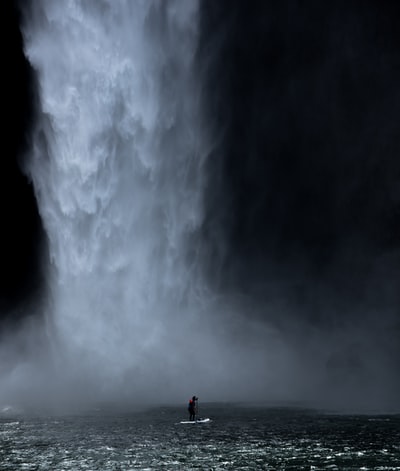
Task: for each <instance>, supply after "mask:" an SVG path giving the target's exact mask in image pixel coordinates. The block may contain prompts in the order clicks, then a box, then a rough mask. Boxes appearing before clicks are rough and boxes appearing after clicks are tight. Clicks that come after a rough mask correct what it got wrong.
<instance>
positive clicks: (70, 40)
mask: <svg viewBox="0 0 400 471" xmlns="http://www.w3.org/2000/svg"><path fill="white" fill-rule="evenodd" d="M198 15H199V13H198V3H197V1H195V0H168V1H164V0H143V1H141V0H93V1H89V0H65V1H62V2H54V1H53V0H37V1H36V0H35V2H33V3H32V12H31V14H30V15H29V17H28V18H27V19H26V22H25V25H24V28H23V33H24V43H25V52H26V56H27V58H28V59H29V61H30V63H31V64H32V66H33V68H34V69H35V70H36V73H37V77H38V81H39V87H40V90H39V94H40V97H39V98H40V107H41V112H40V119H39V122H38V124H37V130H36V133H35V137H34V141H33V148H32V152H31V155H30V156H29V159H28V162H27V164H26V165H27V167H26V172H27V173H28V174H29V175H30V177H31V179H32V181H33V184H34V187H35V192H36V196H37V200H38V204H39V210H40V213H41V216H42V219H43V224H44V227H45V230H46V232H47V235H48V240H49V250H50V260H51V267H50V272H49V275H48V278H49V285H50V286H49V291H50V303H49V304H50V308H49V313H48V315H47V318H48V319H49V324H50V325H51V331H50V333H49V338H50V339H51V341H52V347H53V348H52V351H51V352H50V356H51V359H52V360H51V362H50V366H49V362H47V361H44V362H43V361H41V360H40V361H39V363H38V365H39V366H37V365H36V366H34V367H33V370H30V369H29V368H30V367H29V365H27V366H26V368H22V369H21V367H19V369H18V368H17V370H16V373H15V372H14V373H13V376H12V379H11V380H10V384H11V385H13V388H14V389H16V388H19V389H20V388H21V384H22V385H23V384H24V382H26V378H27V377H28V376H29V377H31V378H34V381H35V382H36V383H37V384H38V386H37V390H38V395H40V396H42V391H43V390H45V389H47V391H48V392H49V393H50V396H51V397H56V398H57V399H56V400H57V401H59V400H60V396H61V395H62V394H61V391H63V392H65V393H66V397H68V398H71V397H72V396H73V400H75V399H78V398H83V399H84V400H101V399H107V398H113V399H118V400H121V399H124V398H131V399H137V400H142V401H143V400H149V401H154V400H157V399H158V398H159V396H160V394H161V395H162V397H163V399H164V400H168V399H169V400H175V399H177V400H181V399H182V395H184V397H186V395H187V394H188V393H189V394H190V395H191V394H193V393H194V392H196V394H199V395H201V394H202V391H203V392H204V391H207V392H208V399H209V400H212V399H213V398H214V399H217V398H220V397H221V395H222V394H225V396H224V397H225V398H231V399H232V398H243V397H246V395H247V394H248V392H249V391H251V392H252V395H253V398H254V397H263V396H262V395H263V392H264V390H265V388H266V386H267V387H268V388H269V391H271V390H272V389H273V387H271V377H273V376H274V375H275V377H276V375H278V376H279V375H280V374H281V373H280V370H281V369H282V364H283V363H285V362H286V361H287V352H285V351H283V350H282V348H281V345H278V344H279V338H278V337H277V336H276V335H275V334H274V332H271V331H270V330H269V328H268V327H267V326H266V325H265V324H261V323H258V322H249V321H247V319H246V318H245V315H244V313H245V311H246V310H248V309H250V310H251V309H253V308H252V307H251V305H244V304H243V303H239V304H238V302H237V299H236V301H232V299H231V300H228V299H225V298H223V299H218V296H217V294H216V293H210V292H209V291H208V289H207V283H206V281H205V280H204V279H203V276H202V265H201V263H202V259H203V257H204V255H205V253H204V250H205V248H204V247H203V246H202V241H201V237H200V228H201V224H202V222H203V218H204V215H203V206H202V203H203V197H204V191H205V175H204V171H203V167H204V162H205V160H206V158H207V154H208V150H209V142H208V135H207V130H205V129H204V123H205V122H206V120H205V119H204V117H203V116H202V105H201V99H200V98H201V97H200V89H201V83H200V80H199V78H198V74H197V73H196V62H195V58H196V56H195V54H196V47H197V40H198V26H197V25H198ZM239 298H240V296H239ZM235 312H239V313H240V314H239V315H238V316H236V314H235ZM266 346H267V347H266ZM278 355H279V359H278V357H277V356H278ZM38 371H40V372H39V373H38ZM38 378H39V379H38ZM34 381H31V385H30V386H31V388H32V383H33V382H34ZM275 383H276V382H275ZM275 389H276V388H275ZM10 390H11V391H12V388H11V387H10ZM256 391H258V393H256ZM257 394H258V396H257Z"/></svg>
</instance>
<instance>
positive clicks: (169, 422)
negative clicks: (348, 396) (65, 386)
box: [0, 405, 400, 471]
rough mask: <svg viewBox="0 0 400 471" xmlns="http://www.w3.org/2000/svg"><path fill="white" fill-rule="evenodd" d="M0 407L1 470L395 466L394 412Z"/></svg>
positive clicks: (397, 429) (399, 421)
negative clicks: (32, 411) (194, 417)
mask: <svg viewBox="0 0 400 471" xmlns="http://www.w3.org/2000/svg"><path fill="white" fill-rule="evenodd" d="M185 412H186V411H185V409H184V407H182V408H176V407H160V408H158V409H151V410H148V411H141V412H129V413H116V412H110V411H108V412H107V413H105V412H102V411H95V412H92V413H88V414H81V415H71V416H26V415H18V414H12V413H10V412H8V413H7V414H4V413H3V414H2V415H1V414H0V470H1V471H4V470H134V469H140V470H160V469H165V470H192V469H201V470H257V469H263V470H278V469H282V470H283V469H285V470H301V469H305V470H327V469H331V470H336V469H337V470H349V469H360V470H400V415H388V416H378V415H373V416H369V415H333V414H324V413H320V412H315V411H314V412H313V411H307V410H300V409H293V408H262V407H240V406H227V405H224V406H216V405H203V406H202V410H201V412H202V414H203V416H204V417H205V416H208V417H210V418H211V419H212V421H211V422H208V423H205V424H190V425H184V424H180V423H179V421H180V420H186V419H187V417H186V413H185Z"/></svg>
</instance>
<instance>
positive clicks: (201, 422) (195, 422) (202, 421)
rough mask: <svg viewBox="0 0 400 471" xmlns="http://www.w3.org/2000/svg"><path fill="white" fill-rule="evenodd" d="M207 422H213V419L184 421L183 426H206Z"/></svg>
mask: <svg viewBox="0 0 400 471" xmlns="http://www.w3.org/2000/svg"><path fill="white" fill-rule="evenodd" d="M206 422H211V419H208V418H207V419H197V420H182V421H181V422H180V423H181V424H204V423H206Z"/></svg>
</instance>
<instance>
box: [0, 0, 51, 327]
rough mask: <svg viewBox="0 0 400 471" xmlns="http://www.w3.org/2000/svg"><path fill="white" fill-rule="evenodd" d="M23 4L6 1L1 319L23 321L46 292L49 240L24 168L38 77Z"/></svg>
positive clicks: (1, 14)
mask: <svg viewBox="0 0 400 471" xmlns="http://www.w3.org/2000/svg"><path fill="white" fill-rule="evenodd" d="M17 6H18V5H17V2H13V1H10V0H7V1H5V2H1V6H0V18H1V21H2V27H1V41H0V44H1V60H2V73H1V93H2V97H1V111H2V120H1V121H2V125H1V143H2V145H1V160H0V179H1V184H0V224H1V228H0V318H1V319H3V320H7V321H11V320H19V319H20V318H21V317H23V316H25V315H27V314H28V313H29V309H28V310H27V309H26V307H27V306H28V305H31V303H33V302H34V301H35V298H37V297H39V296H40V294H41V293H42V290H43V288H44V282H45V280H44V276H43V271H42V268H41V267H42V247H43V244H44V243H45V236H44V232H43V230H42V225H41V221H40V217H39V214H38V209H37V205H36V201H35V198H34V193H33V188H32V185H31V184H30V182H29V180H28V179H27V178H26V177H25V175H24V174H23V173H22V172H21V170H20V169H21V166H20V163H21V161H22V159H23V156H24V153H25V152H26V150H28V149H29V136H30V131H31V128H32V122H33V117H34V93H35V85H34V76H33V73H32V70H31V69H30V67H29V64H28V62H27V61H26V59H25V57H24V55H23V49H22V37H21V33H20V30H19V20H20V15H19V10H18V8H17Z"/></svg>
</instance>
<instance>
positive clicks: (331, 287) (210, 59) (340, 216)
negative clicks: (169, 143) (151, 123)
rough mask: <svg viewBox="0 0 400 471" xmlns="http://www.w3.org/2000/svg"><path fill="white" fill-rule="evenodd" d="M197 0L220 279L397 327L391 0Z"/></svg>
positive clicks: (396, 102) (397, 58) (398, 216)
mask: <svg viewBox="0 0 400 471" xmlns="http://www.w3.org/2000/svg"><path fill="white" fill-rule="evenodd" d="M201 7H202V13H203V16H202V20H203V26H202V33H203V34H202V37H201V44H200V52H199V56H200V57H201V60H200V63H201V67H202V70H203V73H204V77H205V82H204V83H205V95H206V97H207V98H206V100H205V102H206V103H207V109H208V116H209V119H210V123H211V124H210V125H211V127H212V129H213V137H214V142H215V147H214V151H213V155H212V158H211V159H210V162H209V179H210V180H209V182H210V185H209V191H208V201H207V204H208V218H207V223H206V225H205V233H206V237H208V238H209V240H210V241H212V242H211V244H210V245H211V246H212V247H214V250H215V253H214V257H213V260H215V259H216V258H219V260H220V262H221V267H222V269H221V270H215V265H213V264H210V273H211V274H213V276H214V277H215V279H214V281H215V283H217V284H218V285H219V286H220V287H222V289H224V290H226V291H228V292H232V291H237V290H240V291H241V292H245V293H248V294H249V295H251V296H252V297H257V298H259V299H264V300H273V299H278V298H279V299H282V298H284V299H285V302H286V304H289V305H290V306H292V308H293V311H295V312H296V314H295V315H297V316H305V317H306V318H307V319H310V320H311V321H313V322H317V323H318V322H325V321H329V319H326V317H327V316H332V315H333V316H360V315H361V316H363V315H365V312H366V311H367V310H371V309H372V310H375V311H376V312H377V313H378V312H379V314H376V316H377V317H379V316H384V315H385V314H384V313H383V311H386V314H387V315H388V316H390V318H391V319H392V320H394V319H397V320H395V321H394V324H395V325H396V326H397V327H396V328H397V332H398V329H399V315H398V305H399V294H398V292H399V289H398V288H399V268H400V258H399V243H400V186H399V177H400V159H399V155H400V139H399V129H400V113H399V111H400V91H399V83H400V81H399V79H400V48H399V45H400V43H399V29H398V26H397V25H398V20H399V18H400V4H399V3H398V2H394V1H393V2H390V1H383V2H378V1H356V0H350V1H331V2H329V1H328V2H320V1H317V0H315V1H314V0H308V1H294V0H293V1H284V2H273V1H254V0H253V1H247V2H243V1H233V2H229V6H228V4H225V3H222V2H213V1H211V0H210V1H207V0H206V1H203V2H201ZM221 235H222V240H223V241H224V242H223V243H221V239H220V238H221ZM217 241H218V242H217ZM326 308H328V309H326ZM381 308H382V309H381ZM327 311H329V314H327ZM360 311H362V312H363V313H364V314H360ZM389 311H390V314H388V312H389ZM392 316H393V317H392Z"/></svg>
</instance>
